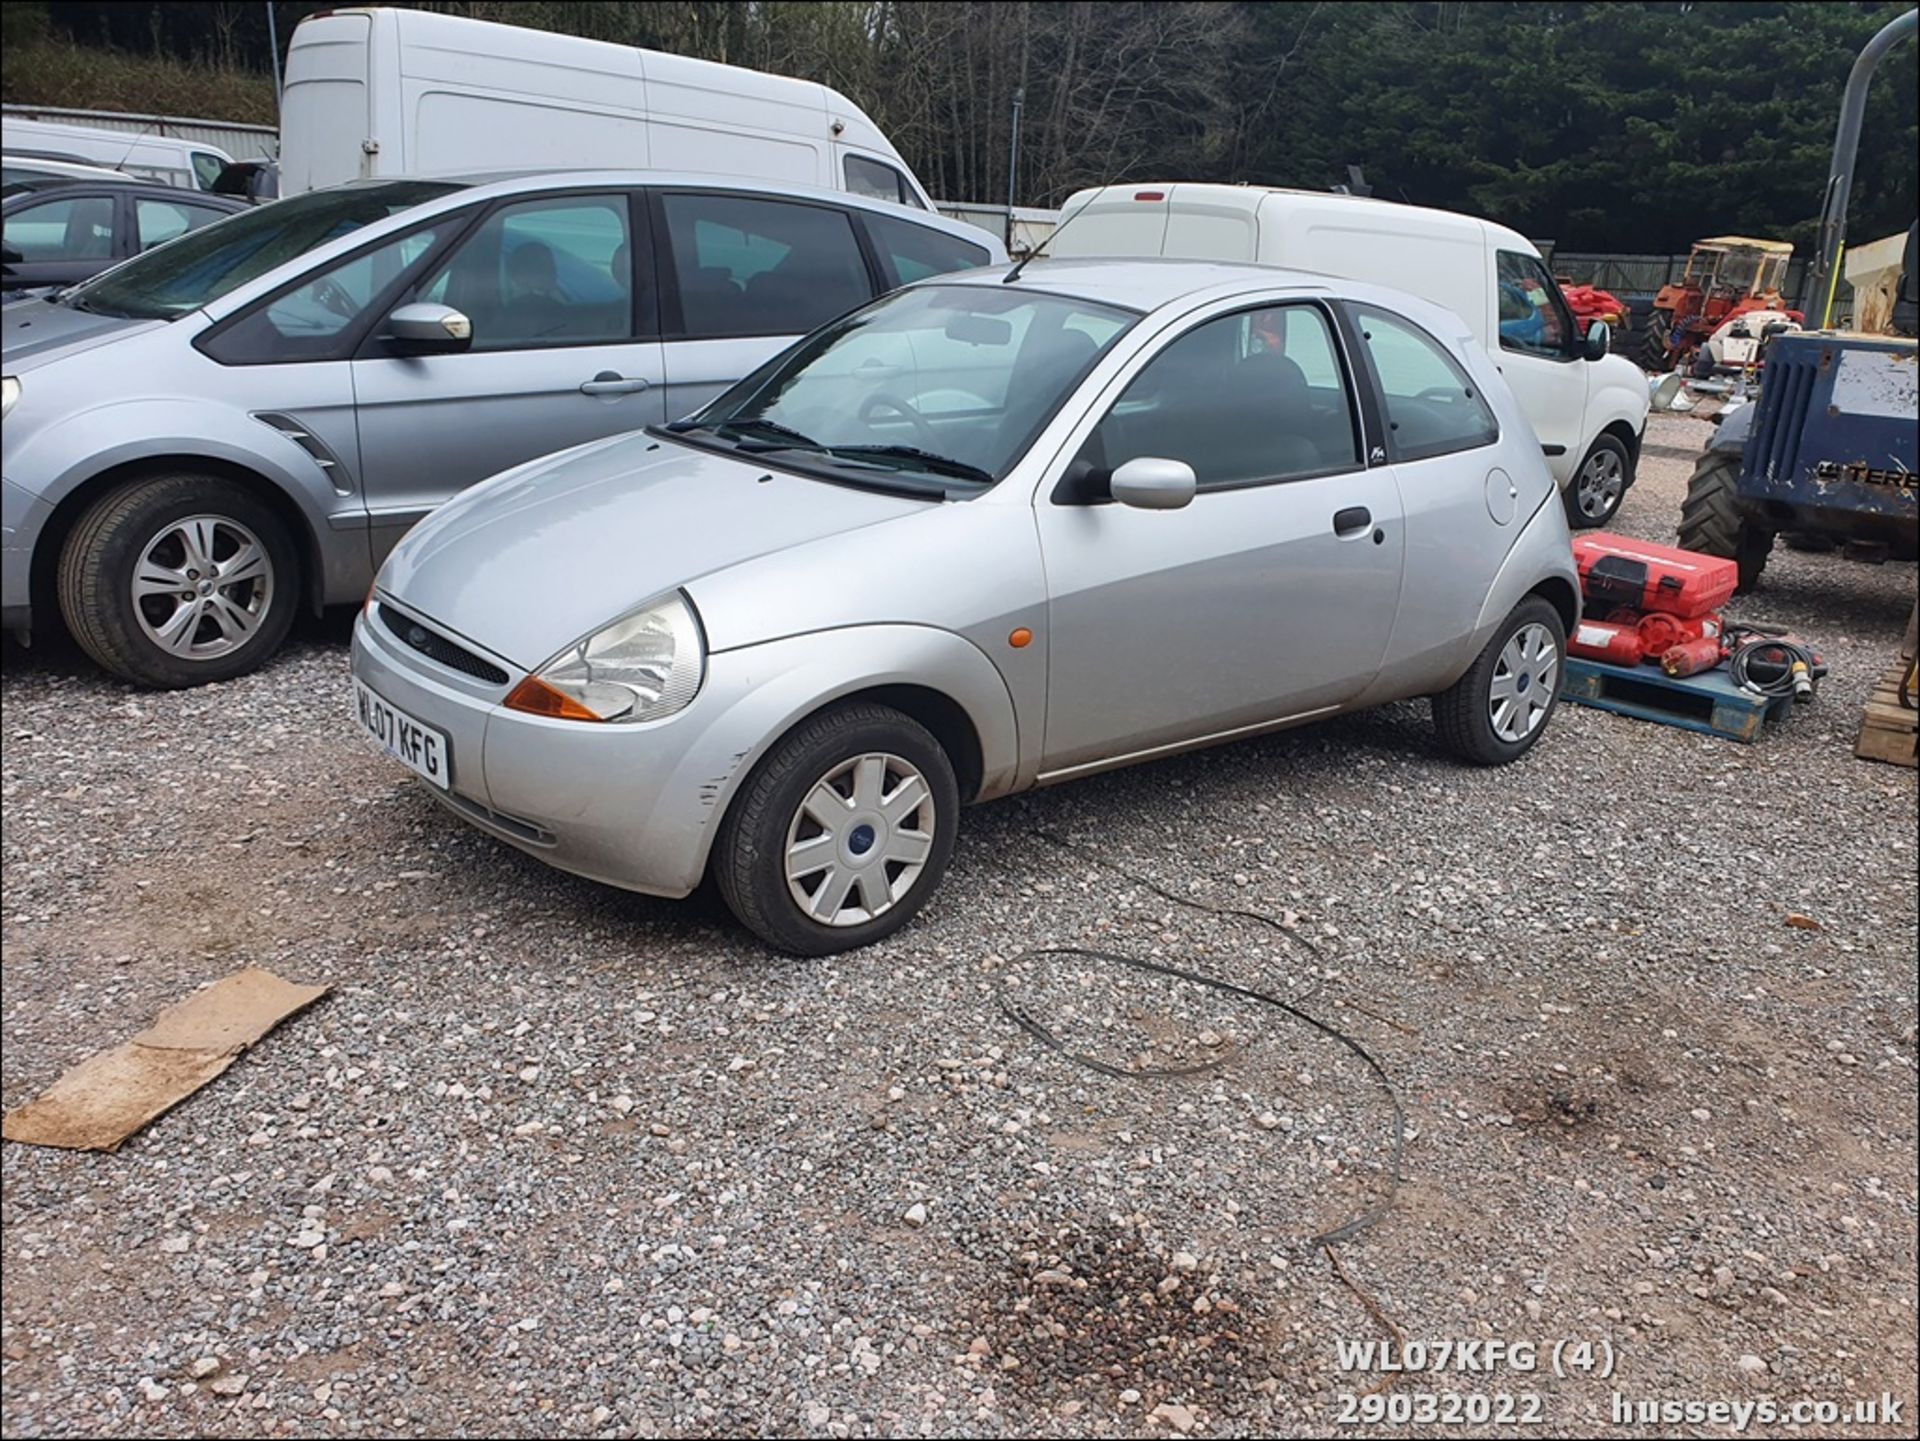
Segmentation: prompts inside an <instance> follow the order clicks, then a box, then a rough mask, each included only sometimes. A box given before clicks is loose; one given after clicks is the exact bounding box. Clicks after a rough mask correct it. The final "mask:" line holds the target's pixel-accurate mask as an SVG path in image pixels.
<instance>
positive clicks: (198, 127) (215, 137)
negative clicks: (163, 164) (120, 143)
mask: <svg viewBox="0 0 1920 1441" xmlns="http://www.w3.org/2000/svg"><path fill="white" fill-rule="evenodd" d="M0 114H5V115H11V116H17V117H18V118H19V119H22V120H50V121H54V122H56V123H58V124H61V125H86V126H90V127H92V128H93V129H96V130H117V131H120V132H122V133H124V134H128V135H171V136H175V137H177V138H178V139H181V140H196V141H198V142H199V143H200V144H202V145H217V146H219V147H220V149H222V150H224V151H226V152H227V154H229V155H231V156H232V157H233V158H234V159H235V160H253V159H257V158H258V157H260V156H262V155H264V156H267V157H269V158H271V157H274V156H277V155H279V153H280V136H279V133H278V132H277V131H275V130H274V128H273V127H272V126H270V125H237V124H233V123H230V122H228V121H222V120H190V119H185V118H183V117H181V116H178V115H133V114H128V113H126V112H124V111H119V110H63V109H61V108H60V107H59V106H56V105H0Z"/></svg>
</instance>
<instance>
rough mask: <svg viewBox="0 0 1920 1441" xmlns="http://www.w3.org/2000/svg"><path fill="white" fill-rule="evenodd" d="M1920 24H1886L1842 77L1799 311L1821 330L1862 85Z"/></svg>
mask: <svg viewBox="0 0 1920 1441" xmlns="http://www.w3.org/2000/svg"><path fill="white" fill-rule="evenodd" d="M1916 23H1920V10H1909V11H1907V13H1906V14H1904V15H1901V16H1898V17H1897V18H1895V19H1893V20H1889V21H1888V22H1887V23H1886V24H1885V25H1884V26H1882V27H1881V29H1880V33H1879V34H1877V35H1875V36H1874V37H1873V39H1871V40H1869V41H1868V42H1867V43H1866V45H1865V46H1864V47H1862V49H1861V51H1860V58H1859V59H1857V60H1855V61H1854V62H1853V72H1852V73H1851V74H1850V75H1848V76H1847V90H1846V94H1845V95H1844V96H1842V97H1841V100H1840V128H1839V129H1838V130H1837V131H1835V132H1834V137H1833V164H1832V166H1831V167H1829V170H1828V173H1827V196H1826V201H1825V203H1824V204H1823V205H1822V206H1821V209H1820V235H1819V247H1820V248H1819V250H1818V251H1817V252H1816V253H1815V255H1814V261H1813V264H1812V266H1810V267H1809V268H1808V270H1807V278H1806V281H1805V289H1804V290H1803V292H1802V294H1801V300H1800V308H1801V309H1802V310H1804V311H1805V312H1806V313H1807V314H1808V315H1809V316H1813V315H1818V316H1819V324H1820V328H1821V329H1823V330H1824V329H1825V328H1826V325H1827V322H1828V321H1829V320H1830V319H1832V316H1833V294H1834V291H1835V290H1836V289H1837V288H1838V286H1839V274H1838V270H1839V265H1840V248H1841V246H1842V244H1844V243H1845V241H1846V238H1847V201H1848V199H1849V197H1850V196H1851V195H1852V193H1853V162H1854V161H1855V159H1857V158H1858V156H1859V154H1860V122H1861V120H1862V119H1863V118H1864V117H1865V115H1866V113H1867V85H1868V82H1870V81H1871V80H1872V79H1873V72H1874V70H1875V69H1876V68H1877V67H1878V66H1879V64H1880V57H1881V56H1883V55H1885V54H1886V53H1887V51H1888V50H1890V49H1892V48H1893V46H1894V45H1896V44H1898V43H1899V42H1900V41H1902V40H1905V39H1907V38H1908V37H1909V36H1911V35H1912V34H1913V33H1914V27H1915V25H1916Z"/></svg>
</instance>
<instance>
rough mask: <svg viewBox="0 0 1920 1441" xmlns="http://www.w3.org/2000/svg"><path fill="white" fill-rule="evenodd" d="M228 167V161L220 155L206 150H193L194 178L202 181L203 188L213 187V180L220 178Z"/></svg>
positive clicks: (209, 188) (201, 186)
mask: <svg viewBox="0 0 1920 1441" xmlns="http://www.w3.org/2000/svg"><path fill="white" fill-rule="evenodd" d="M226 168H227V162H226V161H224V160H222V159H221V158H220V157H219V156H218V155H209V154H208V153H207V152H206V151H204V150H196V151H194V152H193V178H194V179H195V180H197V181H199V182H200V188H201V189H202V190H211V189H213V182H214V181H216V180H218V179H219V178H220V172H221V171H222V170H225V169H226Z"/></svg>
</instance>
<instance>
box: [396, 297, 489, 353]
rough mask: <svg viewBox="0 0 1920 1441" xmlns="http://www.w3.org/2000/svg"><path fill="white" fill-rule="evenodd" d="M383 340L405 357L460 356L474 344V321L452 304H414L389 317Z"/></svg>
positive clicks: (416, 302) (417, 302) (421, 302)
mask: <svg viewBox="0 0 1920 1441" xmlns="http://www.w3.org/2000/svg"><path fill="white" fill-rule="evenodd" d="M381 339H382V340H385V341H386V342H387V343H388V344H389V345H391V346H392V347H393V348H394V349H395V350H397V351H399V352H400V353H401V354H402V355H457V354H458V353H459V352H461V351H463V350H465V349H466V348H467V347H468V346H470V345H472V344H473V322H472V321H471V320H468V319H467V317H466V316H464V315H462V314H461V313H460V312H459V311H457V310H455V309H454V308H453V307H452V306H450V305H429V304H427V303H426V302H425V301H415V302H414V303H413V304H412V305H403V306H401V307H400V308H399V309H398V310H396V311H394V312H393V314H391V315H389V316H388V317H387V328H386V333H385V334H384V335H382V336H381Z"/></svg>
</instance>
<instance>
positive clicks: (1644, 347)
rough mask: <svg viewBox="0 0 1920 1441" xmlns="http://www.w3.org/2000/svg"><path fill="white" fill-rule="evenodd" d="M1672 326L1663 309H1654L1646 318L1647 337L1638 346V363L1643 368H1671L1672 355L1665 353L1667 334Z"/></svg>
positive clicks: (1663, 369)
mask: <svg viewBox="0 0 1920 1441" xmlns="http://www.w3.org/2000/svg"><path fill="white" fill-rule="evenodd" d="M1672 328H1673V326H1672V323H1671V322H1670V321H1669V320H1668V319H1667V313H1666V312H1665V311H1664V310H1656V311H1654V312H1653V314H1652V316H1650V317H1649V318H1648V320H1647V338H1646V339H1645V340H1644V341H1643V342H1642V343H1641V346H1640V365H1641V368H1642V369H1644V370H1658V371H1668V370H1672V369H1673V357H1672V356H1670V355H1668V354H1667V335H1668V332H1669V331H1671V330H1672Z"/></svg>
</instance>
